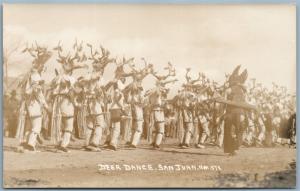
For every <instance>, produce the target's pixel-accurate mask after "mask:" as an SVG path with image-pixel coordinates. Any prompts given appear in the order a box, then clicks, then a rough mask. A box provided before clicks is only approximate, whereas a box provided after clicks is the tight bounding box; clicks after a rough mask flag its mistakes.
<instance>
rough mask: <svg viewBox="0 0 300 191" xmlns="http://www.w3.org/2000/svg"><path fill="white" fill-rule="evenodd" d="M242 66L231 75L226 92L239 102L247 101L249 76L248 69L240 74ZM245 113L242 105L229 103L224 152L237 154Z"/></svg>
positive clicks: (229, 96)
mask: <svg viewBox="0 0 300 191" xmlns="http://www.w3.org/2000/svg"><path fill="white" fill-rule="evenodd" d="M240 67H241V66H240V65H239V66H237V67H236V68H235V69H234V71H233V72H232V74H231V76H230V77H229V79H228V85H229V87H228V91H227V92H226V97H227V100H228V101H232V102H234V103H237V104H243V103H245V98H246V97H245V96H246V88H245V86H244V83H245V81H246V79H247V76H248V73H247V70H246V69H245V70H244V71H243V72H242V73H241V74H239V69H240ZM243 113H244V109H243V108H242V107H238V106H235V105H231V104H227V108H226V116H225V127H224V153H229V154H230V155H235V154H236V150H238V149H239V146H240V142H241V137H242V129H241V126H242V125H241V122H242V121H243V116H244V115H243Z"/></svg>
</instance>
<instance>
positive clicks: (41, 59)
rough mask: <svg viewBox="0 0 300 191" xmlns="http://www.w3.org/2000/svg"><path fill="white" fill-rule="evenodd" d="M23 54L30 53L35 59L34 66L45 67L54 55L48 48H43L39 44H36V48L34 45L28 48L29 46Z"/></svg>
mask: <svg viewBox="0 0 300 191" xmlns="http://www.w3.org/2000/svg"><path fill="white" fill-rule="evenodd" d="M22 52H23V53H25V52H28V53H29V54H30V55H31V56H32V57H34V60H33V62H32V64H33V65H34V66H39V65H44V64H45V63H46V62H47V60H49V58H50V57H51V56H52V53H51V52H50V51H48V50H47V47H42V46H40V45H38V43H37V42H35V46H34V45H33V44H32V45H31V47H30V48H28V44H27V45H26V48H25V49H24V50H23V51H22Z"/></svg>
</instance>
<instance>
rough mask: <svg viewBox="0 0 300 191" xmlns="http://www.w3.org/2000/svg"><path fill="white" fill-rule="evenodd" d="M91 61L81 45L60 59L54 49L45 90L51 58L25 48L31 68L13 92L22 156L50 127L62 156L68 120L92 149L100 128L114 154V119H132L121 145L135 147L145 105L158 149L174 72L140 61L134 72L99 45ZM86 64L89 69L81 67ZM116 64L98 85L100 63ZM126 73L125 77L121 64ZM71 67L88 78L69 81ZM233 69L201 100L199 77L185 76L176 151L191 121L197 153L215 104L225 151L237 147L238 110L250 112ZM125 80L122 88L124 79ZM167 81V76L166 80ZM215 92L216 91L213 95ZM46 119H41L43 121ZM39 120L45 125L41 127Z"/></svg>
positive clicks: (185, 143)
mask: <svg viewBox="0 0 300 191" xmlns="http://www.w3.org/2000/svg"><path fill="white" fill-rule="evenodd" d="M87 48H89V50H90V56H89V57H87V56H86V55H85V53H84V51H83V49H84V48H83V45H82V43H80V44H78V43H77V42H76V43H75V44H74V46H73V49H74V52H73V54H70V53H69V54H67V55H64V54H63V50H62V46H61V45H60V43H59V44H58V46H57V47H55V48H54V50H55V51H57V53H58V54H57V55H58V59H57V62H59V63H60V64H61V66H62V67H61V68H62V69H61V70H60V71H58V70H55V73H56V76H55V78H54V79H53V80H52V81H51V84H50V87H48V88H45V87H44V86H45V83H44V80H42V77H41V74H42V73H43V71H44V65H45V63H46V62H47V61H48V60H49V58H50V57H51V56H52V55H53V53H52V52H50V51H48V50H47V48H45V47H41V46H39V45H36V46H35V47H34V46H32V47H31V48H26V49H25V50H24V52H29V53H30V54H31V55H32V56H33V57H34V61H33V62H32V68H31V70H30V71H29V72H28V73H26V75H24V78H23V79H22V80H21V82H20V84H19V87H20V89H21V90H22V102H21V105H20V112H19V119H18V128H17V137H18V138H19V140H20V148H21V150H23V151H25V150H26V151H27V150H29V151H35V150H36V144H37V139H38V136H39V134H40V132H41V128H42V126H43V124H45V123H48V124H50V126H51V139H52V141H53V143H54V144H55V145H56V149H57V150H58V151H61V152H69V150H68V145H69V143H70V140H71V137H72V132H73V127H74V125H73V124H74V120H75V119H76V120H77V125H78V127H79V128H82V129H84V135H85V149H86V150H88V151H99V150H100V149H99V145H100V141H101V139H102V134H103V132H104V129H105V128H106V127H107V126H109V135H108V136H106V141H105V144H107V148H109V149H112V150H116V149H117V148H118V140H119V137H120V132H121V121H122V119H124V118H126V117H130V118H131V122H132V124H131V125H132V129H133V132H132V134H131V137H130V139H129V140H128V143H127V144H128V146H129V147H132V148H136V147H137V145H138V144H139V141H140V139H141V136H142V132H143V123H144V114H143V112H144V108H145V107H147V108H149V112H150V115H149V116H150V120H149V124H148V125H149V126H151V128H149V129H150V130H151V133H149V134H150V135H151V136H149V137H148V140H149V141H151V145H152V147H153V148H159V147H160V145H161V143H162V140H163V137H164V134H165V103H166V99H167V94H168V91H169V89H168V88H166V85H167V84H170V83H174V82H176V81H177V79H174V78H173V77H174V76H175V69H174V67H173V66H172V64H170V63H168V65H167V66H166V67H165V68H164V69H165V71H166V72H167V74H165V75H159V74H158V73H157V72H155V71H154V69H153V65H152V64H149V63H147V62H146V61H145V60H144V59H143V61H144V66H143V67H142V68H138V67H136V66H135V65H134V64H133V61H134V59H133V58H131V59H125V58H123V59H121V60H119V61H118V60H117V59H114V58H111V55H110V52H109V51H108V50H106V49H104V48H103V47H100V51H99V52H98V51H97V50H93V46H92V45H90V44H87V47H86V49H87ZM88 61H91V64H90V65H87V64H84V63H86V62H88ZM109 64H115V65H116V69H115V73H114V77H113V80H111V81H109V82H108V83H104V82H103V73H104V70H105V68H106V66H107V65H109ZM125 65H126V66H128V67H129V68H130V72H125V70H124V66H125ZM76 69H85V70H88V69H90V72H88V74H86V75H84V76H81V77H79V78H75V77H74V75H73V73H74V71H75V70H76ZM239 69H240V66H238V67H237V68H235V70H234V71H233V72H232V74H231V75H229V76H228V78H227V79H226V83H225V84H224V86H222V88H224V90H225V89H226V91H224V92H225V93H224V95H219V94H217V93H216V94H214V96H213V97H212V98H210V99H208V97H207V96H206V94H207V93H206V92H207V88H208V87H207V86H205V85H204V83H198V82H201V80H202V79H201V75H199V78H198V79H195V80H192V79H191V77H189V76H188V72H189V70H188V71H187V74H186V83H185V84H184V86H183V87H184V88H183V90H182V91H180V92H179V94H178V95H176V96H175V98H174V100H175V105H176V108H177V109H178V111H180V113H181V116H182V119H183V127H184V133H183V134H182V136H181V138H180V146H181V147H189V145H190V142H191V137H192V134H193V132H192V129H193V124H194V121H195V119H196V118H197V120H198V124H200V125H199V128H201V129H202V130H201V132H202V133H201V135H200V138H199V144H198V147H200V148H202V147H204V146H203V143H204V140H205V139H206V135H207V131H208V130H207V129H208V126H207V121H208V119H209V116H208V111H207V105H208V104H211V103H214V104H216V103H218V104H219V105H222V107H220V106H219V107H218V108H221V109H220V110H221V111H222V114H221V115H220V118H222V119H223V121H224V124H225V128H224V152H225V153H228V154H230V155H234V154H235V151H236V150H237V149H238V147H239V139H240V136H241V135H240V131H239V128H240V126H241V121H242V117H241V116H242V115H241V114H242V113H243V111H244V110H245V109H247V110H252V109H253V110H255V108H254V107H253V106H251V105H249V104H247V103H245V92H246V90H245V86H244V85H243V84H244V82H245V81H246V79H247V71H246V70H244V71H243V72H242V73H241V74H239ZM147 75H153V76H154V77H155V79H156V84H155V87H154V88H153V89H150V90H148V91H144V90H143V87H142V81H143V79H144V78H145V77H146V76H147ZM127 78H131V79H132V80H131V82H130V83H129V84H128V83H126V79H127ZM172 78H173V79H172ZM213 93H215V92H213ZM45 116H46V117H45ZM45 121H46V122H45Z"/></svg>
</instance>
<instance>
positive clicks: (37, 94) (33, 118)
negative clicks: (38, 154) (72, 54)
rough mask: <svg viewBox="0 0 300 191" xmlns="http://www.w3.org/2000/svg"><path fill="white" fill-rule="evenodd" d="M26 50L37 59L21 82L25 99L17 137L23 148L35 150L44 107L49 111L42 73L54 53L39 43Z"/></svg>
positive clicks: (22, 103)
mask: <svg viewBox="0 0 300 191" xmlns="http://www.w3.org/2000/svg"><path fill="white" fill-rule="evenodd" d="M26 51H28V52H29V53H30V54H31V55H32V56H33V57H34V58H35V59H34V60H33V62H32V68H31V70H30V71H29V72H28V73H27V74H26V75H25V77H24V79H23V80H22V81H21V83H20V84H19V87H20V88H21V90H22V98H23V99H22V102H21V106H20V111H19V120H18V128H17V134H16V137H18V138H19V140H20V142H21V146H22V148H23V149H25V150H30V151H35V150H36V148H35V146H36V142H37V137H38V135H39V134H40V131H41V128H42V109H43V108H45V109H46V110H47V111H49V108H48V105H47V103H46V100H45V97H44V94H43V90H42V86H41V85H42V83H43V80H42V78H41V73H42V71H43V70H44V64H45V63H46V62H47V61H48V60H49V58H50V57H51V55H52V53H51V52H49V51H48V50H47V49H46V48H43V47H40V46H39V45H36V48H26V49H25V50H24V51H23V52H26ZM28 122H29V123H28ZM26 123H27V124H30V125H29V128H26V127H25V126H26Z"/></svg>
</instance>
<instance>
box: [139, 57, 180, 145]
mask: <svg viewBox="0 0 300 191" xmlns="http://www.w3.org/2000/svg"><path fill="white" fill-rule="evenodd" d="M165 69H167V70H168V71H169V73H168V74H167V75H164V76H158V75H157V74H156V73H155V72H152V75H153V76H154V77H156V79H157V82H156V87H155V88H154V89H152V90H150V91H148V92H146V94H145V96H149V104H150V107H151V118H152V120H151V122H150V123H151V126H152V130H153V134H152V135H153V139H152V140H153V142H152V146H153V148H154V149H158V148H160V144H161V142H162V139H163V137H164V133H165V116H164V102H165V100H166V98H167V93H168V89H167V88H166V87H165V86H166V84H168V83H173V82H175V81H177V80H176V79H175V80H167V78H168V77H169V76H175V69H174V68H173V66H172V65H171V64H170V63H169V64H168V67H167V68H165Z"/></svg>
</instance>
